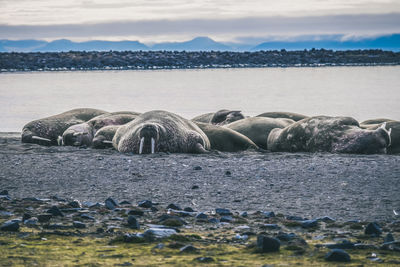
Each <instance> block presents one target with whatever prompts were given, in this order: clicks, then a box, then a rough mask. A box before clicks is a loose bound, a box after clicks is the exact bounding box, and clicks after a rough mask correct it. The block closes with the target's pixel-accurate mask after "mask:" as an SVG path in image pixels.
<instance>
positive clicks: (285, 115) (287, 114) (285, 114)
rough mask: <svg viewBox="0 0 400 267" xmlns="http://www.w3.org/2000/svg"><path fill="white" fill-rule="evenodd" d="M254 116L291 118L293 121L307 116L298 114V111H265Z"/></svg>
mask: <svg viewBox="0 0 400 267" xmlns="http://www.w3.org/2000/svg"><path fill="white" fill-rule="evenodd" d="M256 117H267V118H286V119H291V120H294V121H299V120H302V119H305V118H308V116H306V115H302V114H298V113H292V112H279V111H278V112H265V113H262V114H260V115H257V116H256Z"/></svg>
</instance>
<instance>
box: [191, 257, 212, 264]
mask: <svg viewBox="0 0 400 267" xmlns="http://www.w3.org/2000/svg"><path fill="white" fill-rule="evenodd" d="M194 260H195V261H198V262H201V263H210V262H214V259H213V258H211V257H198V258H195V259H194Z"/></svg>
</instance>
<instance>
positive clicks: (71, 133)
mask: <svg viewBox="0 0 400 267" xmlns="http://www.w3.org/2000/svg"><path fill="white" fill-rule="evenodd" d="M138 115H139V113H137V112H127V114H126V113H123V111H120V112H111V113H107V114H102V115H100V116H97V117H94V118H92V119H90V120H88V121H87V122H83V123H80V124H75V125H72V126H70V127H69V128H68V129H67V130H65V132H64V133H63V135H62V142H61V144H62V145H65V146H91V145H92V140H93V138H94V136H95V134H96V132H97V131H98V130H99V129H100V128H102V127H104V126H109V125H122V124H125V123H128V122H130V121H132V120H134V119H135V118H136V117H137V116H138Z"/></svg>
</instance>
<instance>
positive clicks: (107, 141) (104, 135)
mask: <svg viewBox="0 0 400 267" xmlns="http://www.w3.org/2000/svg"><path fill="white" fill-rule="evenodd" d="M119 127H121V125H110V126H104V127H103V128H101V129H100V130H98V131H97V132H96V134H95V135H94V138H93V141H92V147H93V148H98V149H100V148H108V147H112V146H113V145H112V140H113V138H114V135H115V133H116V132H117V130H118V128H119Z"/></svg>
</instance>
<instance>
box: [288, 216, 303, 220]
mask: <svg viewBox="0 0 400 267" xmlns="http://www.w3.org/2000/svg"><path fill="white" fill-rule="evenodd" d="M286 220H290V221H305V220H306V219H304V218H302V217H300V216H292V215H289V216H286Z"/></svg>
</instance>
